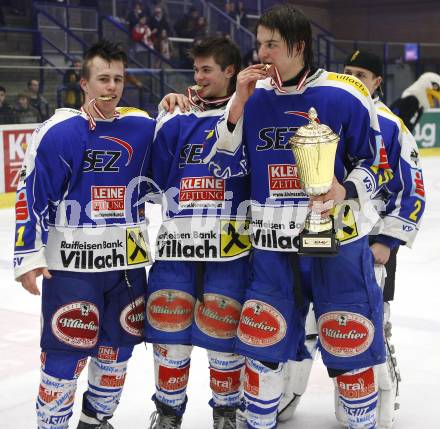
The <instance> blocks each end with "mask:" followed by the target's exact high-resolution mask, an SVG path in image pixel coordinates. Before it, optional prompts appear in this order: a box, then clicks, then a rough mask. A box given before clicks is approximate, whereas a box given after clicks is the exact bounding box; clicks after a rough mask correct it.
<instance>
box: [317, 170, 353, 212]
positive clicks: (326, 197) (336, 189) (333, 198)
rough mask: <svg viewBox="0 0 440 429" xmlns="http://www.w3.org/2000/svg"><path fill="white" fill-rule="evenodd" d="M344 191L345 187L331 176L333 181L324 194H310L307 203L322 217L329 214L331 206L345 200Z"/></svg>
mask: <svg viewBox="0 0 440 429" xmlns="http://www.w3.org/2000/svg"><path fill="white" fill-rule="evenodd" d="M346 193H347V191H346V190H345V188H344V187H343V186H342V185H341V184H340V183H339V182H338V179H336V177H335V176H333V183H332V186H331V188H330V190H329V191H328V192H326V193H325V194H321V195H317V196H311V197H310V204H309V205H310V207H311V209H312V211H313V212H315V213H320V214H321V216H323V217H325V216H329V215H330V214H331V210H332V208H333V207H335V206H336V205H337V204H339V203H342V201H344V200H345V196H346Z"/></svg>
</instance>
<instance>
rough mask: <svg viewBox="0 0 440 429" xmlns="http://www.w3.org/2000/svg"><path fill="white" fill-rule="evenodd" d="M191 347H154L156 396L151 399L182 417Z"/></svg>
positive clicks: (167, 345)
mask: <svg viewBox="0 0 440 429" xmlns="http://www.w3.org/2000/svg"><path fill="white" fill-rule="evenodd" d="M191 351H192V346H187V345H180V344H155V345H154V353H153V355H154V377H155V382H156V394H155V395H154V397H153V399H154V400H156V401H159V402H161V403H163V404H165V405H168V406H170V407H172V408H174V409H175V410H176V414H177V415H183V413H184V412H185V406H186V388H187V386H188V377H189V367H190V361H191V359H190V356H191Z"/></svg>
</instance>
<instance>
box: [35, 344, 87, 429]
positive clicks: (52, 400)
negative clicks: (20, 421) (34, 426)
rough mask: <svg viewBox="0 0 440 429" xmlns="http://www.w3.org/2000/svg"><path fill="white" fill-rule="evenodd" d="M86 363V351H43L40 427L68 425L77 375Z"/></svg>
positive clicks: (59, 428) (57, 428)
mask: <svg viewBox="0 0 440 429" xmlns="http://www.w3.org/2000/svg"><path fill="white" fill-rule="evenodd" d="M86 365H87V356H86V355H82V356H81V355H80V354H78V353H67V352H59V351H50V352H47V353H46V352H42V353H41V381H40V388H39V390H38V398H37V404H36V408H37V420H38V428H39V429H66V428H67V427H68V424H69V419H70V417H71V416H72V407H73V402H74V399H75V391H76V383H77V378H78V377H79V376H80V374H81V371H82V370H83V369H84V367H85V366H86Z"/></svg>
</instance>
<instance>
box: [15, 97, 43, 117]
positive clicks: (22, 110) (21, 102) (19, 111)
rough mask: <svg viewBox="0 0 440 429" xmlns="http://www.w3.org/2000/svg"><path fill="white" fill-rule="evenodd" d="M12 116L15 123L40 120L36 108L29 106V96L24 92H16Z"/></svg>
mask: <svg viewBox="0 0 440 429" xmlns="http://www.w3.org/2000/svg"><path fill="white" fill-rule="evenodd" d="M14 116H15V122H16V123H17V124H38V123H40V122H41V116H40V114H39V113H38V110H37V109H35V108H34V107H32V106H31V104H30V101H29V97H28V95H27V94H25V93H21V94H18V96H17V103H16V104H15V106H14Z"/></svg>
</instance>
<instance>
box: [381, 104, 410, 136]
mask: <svg viewBox="0 0 440 429" xmlns="http://www.w3.org/2000/svg"><path fill="white" fill-rule="evenodd" d="M377 110H380V111H382V112H385V113H387V114H388V115H390V116H391V117H392V118H394V119H396V120H397V121H399V123H400V129H401V130H402V132H404V133H409V130H408V128H406V125H405V123H404V122H403V121H402V118H400V117H399V116H397V115H395V114H394V113H393V112H392V111H391V110H390V109H387V108H385V107H379V108H378V109H377Z"/></svg>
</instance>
